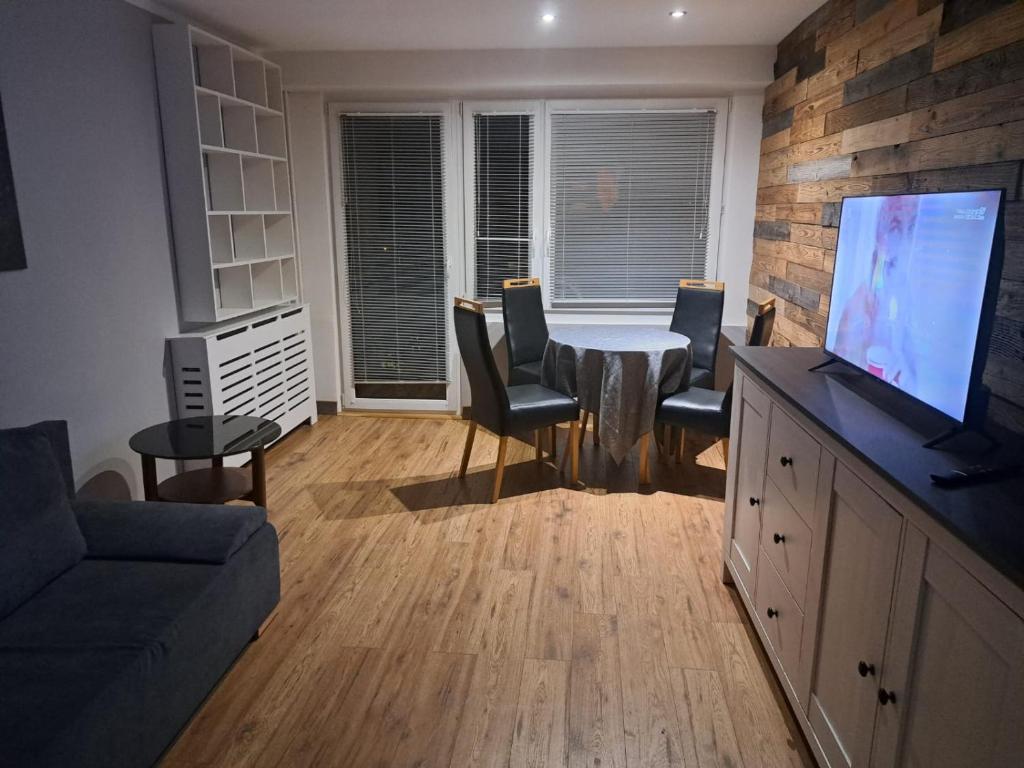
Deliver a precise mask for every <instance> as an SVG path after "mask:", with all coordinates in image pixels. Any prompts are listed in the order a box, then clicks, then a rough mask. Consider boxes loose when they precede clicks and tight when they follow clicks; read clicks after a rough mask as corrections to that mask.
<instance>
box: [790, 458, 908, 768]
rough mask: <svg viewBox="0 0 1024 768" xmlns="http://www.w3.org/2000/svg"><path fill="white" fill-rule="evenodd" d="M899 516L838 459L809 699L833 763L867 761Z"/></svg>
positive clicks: (812, 716)
mask: <svg viewBox="0 0 1024 768" xmlns="http://www.w3.org/2000/svg"><path fill="white" fill-rule="evenodd" d="M902 522H903V519H902V517H901V516H900V515H899V514H898V513H897V512H896V511H895V510H894V509H892V508H891V507H889V506H888V505H887V504H886V503H885V502H884V501H883V500H882V499H881V498H880V497H879V496H878V495H877V494H875V493H874V491H872V490H871V489H870V488H869V487H868V486H867V485H866V484H865V483H864V482H863V481H862V480H860V479H859V478H858V477H856V476H855V475H854V474H853V473H852V472H850V470H849V469H847V468H846V467H845V466H843V465H842V464H840V463H839V462H836V469H835V476H834V479H833V482H832V493H831V499H830V504H829V518H828V542H827V555H826V559H825V571H824V585H823V587H822V592H821V604H820V611H819V614H818V642H817V648H816V655H815V660H814V666H813V672H812V676H811V696H810V702H809V707H808V719H809V721H810V724H811V728H813V729H814V733H815V736H817V738H818V741H819V743H820V744H821V746H822V749H823V750H824V752H825V755H826V756H827V758H828V761H829V764H830V765H831V766H832V768H839V766H862V765H867V763H868V756H869V753H870V749H871V734H872V729H873V727H874V719H875V709H876V706H877V704H878V680H877V678H876V677H875V675H874V673H873V672H872V671H871V669H872V668H874V669H875V670H878V669H881V666H882V653H883V651H884V647H885V635H886V628H887V624H888V619H889V609H890V606H891V603H892V592H893V584H894V581H895V578H896V560H897V553H898V551H899V543H900V529H901V526H902ZM862 664H863V666H862Z"/></svg>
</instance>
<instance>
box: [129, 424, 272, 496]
mask: <svg viewBox="0 0 1024 768" xmlns="http://www.w3.org/2000/svg"><path fill="white" fill-rule="evenodd" d="M280 435H281V427H280V425H279V424H277V422H274V421H270V420H269V419H259V418H256V417H255V416H194V417H190V418H187V419H175V420H174V421H168V422H165V423H163V424H157V425H155V426H152V427H148V428H146V429H144V430H142V431H141V432H136V433H135V434H134V435H132V438H131V440H129V441H128V445H129V446H131V449H132V450H133V451H135V452H136V453H138V454H139V455H141V457H142V486H143V490H144V491H145V495H146V500H147V501H176V502H185V503H191V504H223V503H224V502H227V501H232V500H234V499H244V500H246V501H251V502H253V503H254V504H257V505H259V506H261V507H265V506H266V505H267V471H266V464H265V463H264V455H263V452H264V448H265V447H266V446H267V445H268V444H270V443H272V442H273V441H274V440H276V439H277V438H278V437H280ZM237 453H251V454H252V468H251V471H246V470H244V469H235V468H233V467H225V466H224V457H225V456H233V455H234V454H237ZM157 459H170V460H172V461H184V460H188V459H210V460H211V466H210V467H208V468H205V469H193V470H190V471H188V472H182V473H181V474H178V475H174V476H173V477H169V478H167V479H166V480H164V481H163V482H162V483H160V484H157V481H156V460H157Z"/></svg>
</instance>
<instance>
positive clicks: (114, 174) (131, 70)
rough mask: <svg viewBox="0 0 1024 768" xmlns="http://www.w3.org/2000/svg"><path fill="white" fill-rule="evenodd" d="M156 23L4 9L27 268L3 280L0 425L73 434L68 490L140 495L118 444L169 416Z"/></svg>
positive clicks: (136, 476) (3, 60)
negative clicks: (108, 479)
mask: <svg viewBox="0 0 1024 768" xmlns="http://www.w3.org/2000/svg"><path fill="white" fill-rule="evenodd" d="M152 21H153V17H152V16H151V15H150V14H148V13H146V12H145V11H142V10H140V9H139V8H137V7H134V6H131V5H128V4H127V3H124V2H121V0H91V1H90V2H81V0H14V2H4V3H2V4H0V95H2V99H3V108H4V115H5V119H6V124H7V138H8V143H9V145H10V151H11V164H12V168H13V171H14V184H15V191H16V194H17V199H18V208H19V211H20V218H21V226H22V230H23V232H24V238H25V248H26V252H27V260H28V269H27V270H23V271H19V272H0V312H2V322H0V350H2V351H0V359H2V361H3V364H2V368H0V425H2V426H16V425H22V424H28V423H30V422H33V421H36V420H40V419H47V418H63V419H67V420H68V422H69V425H70V432H71V449H72V457H73V460H74V464H75V470H76V476H77V481H78V483H79V484H81V482H82V481H84V480H85V479H87V478H89V477H91V476H92V475H94V474H96V473H97V472H99V471H101V470H104V469H114V470H116V471H119V472H120V473H121V474H123V475H124V476H125V477H126V478H127V479H128V480H129V482H130V483H131V484H132V485H133V488H134V490H135V493H136V495H139V491H140V488H141V479H140V469H139V462H138V457H137V456H136V455H135V454H133V453H132V452H131V450H130V449H129V448H128V438H129V437H130V436H131V435H132V433H133V432H135V431H136V430H138V429H140V428H142V427H144V426H147V425H148V424H150V423H154V422H157V421H162V420H166V419H167V418H169V417H170V415H171V414H170V407H171V406H170V405H169V397H168V385H167V383H166V381H165V378H164V354H165V352H164V349H165V343H164V339H165V338H166V337H167V336H170V335H174V334H176V333H177V332H178V323H177V310H176V302H175V292H174V276H173V271H172V260H171V241H170V234H169V226H168V220H167V207H166V203H165V195H164V177H163V164H162V163H163V161H162V158H163V155H162V148H161V143H160V122H159V113H158V106H157V95H156V82H155V75H154V71H153V51H152V42H151V39H152V38H151V32H150V28H151V24H152ZM163 464H164V472H167V471H168V470H169V469H170V467H169V465H167V463H163Z"/></svg>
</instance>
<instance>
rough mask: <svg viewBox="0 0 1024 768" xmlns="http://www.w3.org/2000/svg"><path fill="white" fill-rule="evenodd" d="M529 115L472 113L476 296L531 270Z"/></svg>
mask: <svg viewBox="0 0 1024 768" xmlns="http://www.w3.org/2000/svg"><path fill="white" fill-rule="evenodd" d="M533 131H534V117H533V115H528V114H523V115H497V114H491V115H489V114H475V115H473V147H474V158H475V172H474V180H473V191H474V199H475V208H476V210H475V212H474V223H473V226H474V241H473V242H474V249H475V254H474V256H475V267H476V270H475V272H476V297H477V298H478V299H480V300H496V299H500V298H501V285H502V282H503V281H504V280H506V279H508V278H515V277H529V275H530V237H531V229H530V204H531V200H530V189H531V188H532V187H531V184H532V180H533V147H534V140H533Z"/></svg>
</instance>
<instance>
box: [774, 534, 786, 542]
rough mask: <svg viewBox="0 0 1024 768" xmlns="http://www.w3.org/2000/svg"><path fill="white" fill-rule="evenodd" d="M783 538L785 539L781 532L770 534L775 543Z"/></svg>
mask: <svg viewBox="0 0 1024 768" xmlns="http://www.w3.org/2000/svg"><path fill="white" fill-rule="evenodd" d="M785 540H786V536H785V535H784V534H781V533H773V534H772V541H774V542H775V543H776V544H781V543H782V542H784V541H785Z"/></svg>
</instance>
